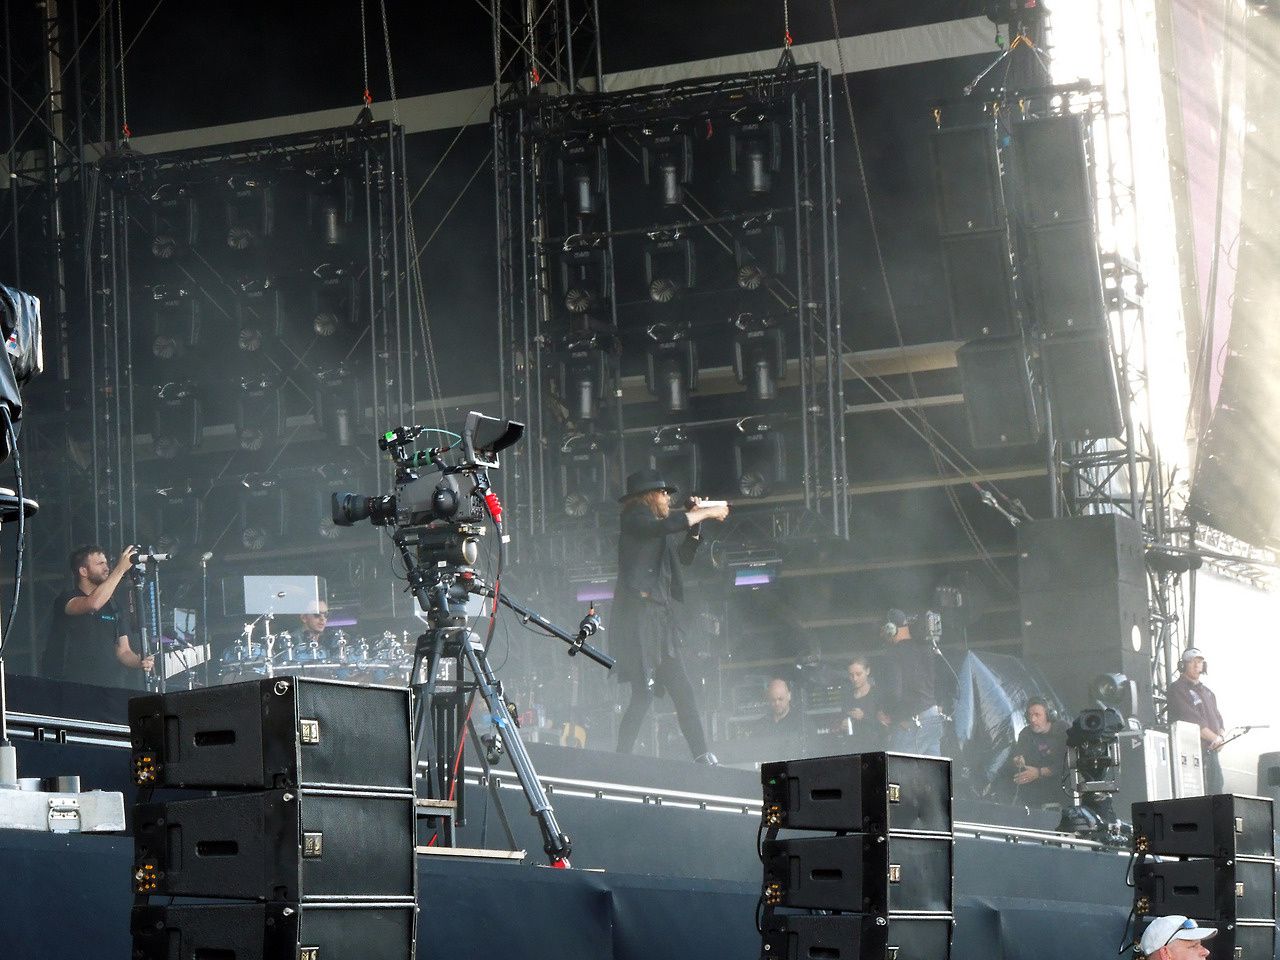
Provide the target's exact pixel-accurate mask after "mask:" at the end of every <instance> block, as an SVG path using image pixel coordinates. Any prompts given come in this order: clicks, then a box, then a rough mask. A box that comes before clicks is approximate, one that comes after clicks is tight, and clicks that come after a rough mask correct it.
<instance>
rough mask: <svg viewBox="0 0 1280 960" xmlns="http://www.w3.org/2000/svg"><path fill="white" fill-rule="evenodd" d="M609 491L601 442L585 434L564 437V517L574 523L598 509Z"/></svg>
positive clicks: (604, 501)
mask: <svg viewBox="0 0 1280 960" xmlns="http://www.w3.org/2000/svg"><path fill="white" fill-rule="evenodd" d="M611 490H612V487H611V485H610V475H609V456H608V451H607V450H606V448H605V445H604V442H603V440H602V439H601V438H599V437H594V436H589V435H586V434H574V435H572V436H570V437H568V438H566V439H565V441H564V443H563V444H562V445H561V447H560V496H561V505H562V506H563V509H564V513H565V516H567V517H572V518H574V519H575V520H577V519H581V518H583V517H586V516H588V515H589V514H591V513H592V512H593V511H596V510H599V509H600V508H601V507H602V506H603V505H604V504H605V503H606V502H607V501H608V500H609V494H610V492H611Z"/></svg>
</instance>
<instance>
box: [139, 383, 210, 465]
mask: <svg viewBox="0 0 1280 960" xmlns="http://www.w3.org/2000/svg"><path fill="white" fill-rule="evenodd" d="M201 433H202V422H201V417H200V394H199V389H198V387H197V386H196V384H195V382H194V381H192V380H173V381H170V382H168V383H164V384H161V385H160V386H158V387H156V388H155V408H154V410H153V418H152V430H151V444H152V449H154V450H155V454H156V456H157V457H160V458H162V459H165V460H172V459H174V458H175V457H177V456H178V455H179V454H182V453H188V452H190V451H191V450H194V449H195V448H196V447H198V446H200V440H201Z"/></svg>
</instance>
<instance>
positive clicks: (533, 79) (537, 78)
mask: <svg viewBox="0 0 1280 960" xmlns="http://www.w3.org/2000/svg"><path fill="white" fill-rule="evenodd" d="M529 82H530V83H532V84H533V85H534V86H535V87H536V86H537V85H538V84H540V83H541V82H542V74H540V73H538V68H537V67H534V68H533V69H532V70H530V71H529Z"/></svg>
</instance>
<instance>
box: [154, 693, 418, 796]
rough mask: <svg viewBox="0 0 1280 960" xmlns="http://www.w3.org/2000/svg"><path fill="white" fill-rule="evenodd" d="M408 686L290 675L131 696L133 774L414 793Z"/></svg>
mask: <svg viewBox="0 0 1280 960" xmlns="http://www.w3.org/2000/svg"><path fill="white" fill-rule="evenodd" d="M411 726H412V722H411V720H410V695H409V691H408V690H406V689H399V688H394V687H370V686H357V685H356V684H353V683H339V682H336V681H327V680H300V679H297V678H295V677H276V678H274V679H270V678H269V679H265V680H251V681H249V682H247V683H235V684H230V685H227V686H220V687H207V688H205V689H203V690H182V691H178V692H175V693H166V694H161V695H153V696H146V697H135V698H134V699H132V700H130V701H129V728H130V731H131V737H132V742H133V764H134V779H135V780H136V781H137V782H138V783H139V784H140V785H142V786H161V787H200V788H208V789H235V788H239V789H248V790H253V789H272V788H287V787H299V786H303V785H307V786H314V787H342V788H347V787H354V788H363V789H369V788H377V789H391V790H412V789H413V751H412V748H411V747H410V729H411Z"/></svg>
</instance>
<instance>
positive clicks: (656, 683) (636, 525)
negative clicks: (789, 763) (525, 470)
mask: <svg viewBox="0 0 1280 960" xmlns="http://www.w3.org/2000/svg"><path fill="white" fill-rule="evenodd" d="M675 492H676V488H675V487H672V486H669V485H667V484H666V483H665V482H664V481H663V479H662V477H661V476H660V475H659V473H658V471H657V470H653V469H646V470H637V471H636V472H635V473H633V474H631V475H630V476H628V477H627V492H626V493H625V494H624V495H623V496H622V497H621V498H620V502H621V504H622V513H621V517H620V527H621V530H620V534H619V537H618V585H617V588H616V589H615V591H614V604H613V630H612V631H611V633H612V636H611V637H610V650H611V652H612V653H613V655H614V656H615V657H616V658H617V661H618V662H617V666H616V667H615V668H614V670H613V673H614V675H615V676H617V678H618V679H619V680H621V681H623V682H626V683H630V684H631V700H630V702H629V703H628V704H627V709H626V711H625V712H624V713H623V714H622V720H621V722H620V723H619V725H618V752H619V753H630V752H631V750H632V749H633V748H634V747H635V742H636V737H637V736H638V735H639V732H640V724H641V723H642V722H643V720H644V717H645V714H647V713H648V712H649V708H650V706H652V704H653V698H654V696H655V695H657V694H658V692H659V691H660V690H665V691H666V692H667V693H668V694H669V695H670V696H671V702H672V704H673V705H674V706H675V708H676V720H677V722H678V723H679V724H680V732H681V733H682V734H684V738H685V742H687V743H688V744H689V749H690V750H691V751H692V752H693V756H694V759H695V760H696V761H698V762H700V763H708V764H714V763H715V762H716V758H715V757H714V756H713V755H712V754H711V753H710V752H709V751H708V750H707V737H706V733H705V732H704V731H703V729H702V718H701V717H700V716H699V714H698V705H697V701H696V700H695V699H694V694H693V684H692V683H690V682H689V676H688V674H687V673H685V669H684V664H683V662H682V661H681V658H680V647H681V644H682V641H683V636H684V631H683V629H682V627H681V624H680V618H679V614H678V613H677V611H676V607H675V604H676V603H677V602H680V601H683V600H684V592H685V591H684V575H683V573H682V572H681V567H682V566H685V565H688V564H690V563H692V562H693V557H694V553H695V552H696V550H697V548H698V542H699V536H698V534H699V530H700V527H699V526H698V525H699V524H700V523H701V522H702V521H704V520H723V519H724V518H725V517H726V516H727V515H728V513H729V508H728V507H727V506H724V505H720V506H715V507H704V506H702V505H701V501H700V500H698V499H697V498H690V499H689V501H688V503H687V507H686V509H684V510H675V509H672V506H671V494H673V493H675ZM677 537H679V538H680V544H679V546H678V547H677V546H676V545H675V544H674V543H673V542H672V541H673V540H675V539H676V538H677Z"/></svg>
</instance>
